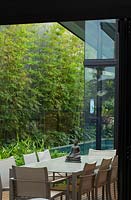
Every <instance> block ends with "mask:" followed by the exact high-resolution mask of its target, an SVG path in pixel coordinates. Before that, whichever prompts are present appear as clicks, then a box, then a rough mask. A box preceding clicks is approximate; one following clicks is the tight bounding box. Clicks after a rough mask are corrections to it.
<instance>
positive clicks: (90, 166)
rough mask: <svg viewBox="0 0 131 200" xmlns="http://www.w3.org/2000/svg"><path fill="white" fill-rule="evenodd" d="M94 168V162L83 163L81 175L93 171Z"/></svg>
mask: <svg viewBox="0 0 131 200" xmlns="http://www.w3.org/2000/svg"><path fill="white" fill-rule="evenodd" d="M95 169H96V162H95V163H85V166H84V169H83V173H82V175H89V174H92V173H94V170H95Z"/></svg>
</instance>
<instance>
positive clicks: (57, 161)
mask: <svg viewBox="0 0 131 200" xmlns="http://www.w3.org/2000/svg"><path fill="white" fill-rule="evenodd" d="M95 161H96V165H97V166H99V165H100V163H101V161H102V158H98V157H93V158H91V157H88V156H87V155H82V156H81V163H73V162H65V156H63V157H59V158H54V159H50V160H48V161H42V162H37V163H32V164H28V165H24V166H25V167H35V168H36V167H38V168H39V167H47V169H48V171H49V172H63V173H73V172H79V171H82V170H83V168H84V165H85V163H93V162H95Z"/></svg>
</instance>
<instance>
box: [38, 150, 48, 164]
mask: <svg viewBox="0 0 131 200" xmlns="http://www.w3.org/2000/svg"><path fill="white" fill-rule="evenodd" d="M37 155H38V158H39V161H45V160H50V159H51V155H50V151H49V149H46V150H44V151H42V152H37Z"/></svg>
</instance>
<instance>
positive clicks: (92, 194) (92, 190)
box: [91, 190, 94, 200]
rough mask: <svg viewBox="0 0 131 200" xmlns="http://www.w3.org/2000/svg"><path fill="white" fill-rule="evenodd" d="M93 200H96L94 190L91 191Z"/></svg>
mask: <svg viewBox="0 0 131 200" xmlns="http://www.w3.org/2000/svg"><path fill="white" fill-rule="evenodd" d="M91 196H92V200H94V190H92V191H91Z"/></svg>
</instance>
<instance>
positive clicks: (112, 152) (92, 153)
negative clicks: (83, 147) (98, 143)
mask: <svg viewBox="0 0 131 200" xmlns="http://www.w3.org/2000/svg"><path fill="white" fill-rule="evenodd" d="M115 155H116V149H108V150H95V149H89V153H88V156H101V157H103V158H104V157H114V156H115Z"/></svg>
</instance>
